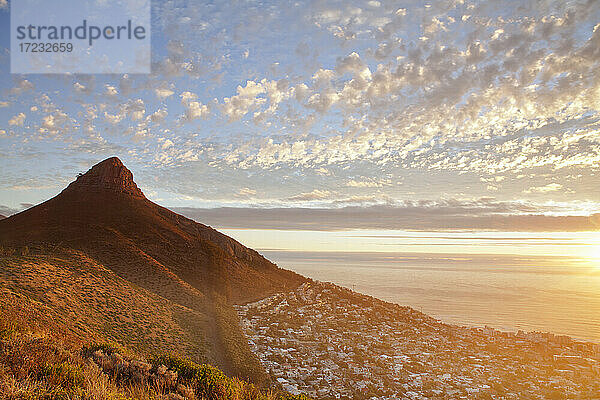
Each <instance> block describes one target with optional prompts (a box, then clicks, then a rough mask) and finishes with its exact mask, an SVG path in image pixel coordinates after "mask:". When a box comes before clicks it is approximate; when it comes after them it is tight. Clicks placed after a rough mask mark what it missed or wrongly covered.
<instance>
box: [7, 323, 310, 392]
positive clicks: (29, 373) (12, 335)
mask: <svg viewBox="0 0 600 400" xmlns="http://www.w3.org/2000/svg"><path fill="white" fill-rule="evenodd" d="M0 398H2V399H7V400H8V399H15V400H16V399H30V400H67V399H81V400H84V399H89V400H92V399H94V400H100V399H111V400H128V399H131V400H133V399H141V400H146V399H147V400H150V399H165V400H183V399H206V400H221V399H223V400H226V399H231V400H242V399H247V400H254V399H255V400H305V399H307V398H306V397H304V396H291V395H289V394H284V393H280V392H274V391H263V390H260V389H258V388H257V387H256V386H254V385H253V384H250V383H248V382H246V381H243V380H240V379H237V378H230V377H228V376H226V375H225V374H224V373H223V372H221V371H220V370H219V369H217V368H215V367H212V366H210V365H207V364H198V363H195V362H193V361H190V360H189V359H186V358H182V357H179V356H176V355H172V354H159V355H154V356H151V357H148V358H140V357H137V356H136V355H135V354H132V353H130V352H128V351H127V350H124V349H123V348H121V347H120V346H117V345H111V344H104V343H101V344H97V343H90V344H87V345H84V346H83V347H77V346H76V345H75V344H74V343H72V342H69V341H68V340H66V339H64V338H62V339H61V338H59V337H57V336H56V335H54V334H52V333H51V332H50V331H48V330H44V329H43V328H40V327H31V326H29V325H28V321H27V320H26V319H23V318H21V317H20V316H18V315H14V314H10V313H4V314H3V318H2V320H1V321H0Z"/></svg>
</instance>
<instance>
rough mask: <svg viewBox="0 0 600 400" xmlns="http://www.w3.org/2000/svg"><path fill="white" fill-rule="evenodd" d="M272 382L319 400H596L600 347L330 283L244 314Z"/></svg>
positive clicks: (249, 306) (262, 304) (599, 394)
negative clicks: (455, 316)
mask: <svg viewBox="0 0 600 400" xmlns="http://www.w3.org/2000/svg"><path fill="white" fill-rule="evenodd" d="M236 309H237V312H238V314H239V316H240V318H241V323H242V327H243V329H244V332H245V333H246V335H247V336H248V338H249V343H250V346H251V348H252V350H253V351H254V352H255V354H256V355H257V356H258V357H259V359H260V360H261V362H262V364H263V366H264V367H265V369H266V370H267V371H268V373H269V374H270V376H271V378H272V379H273V381H274V382H275V383H276V384H277V385H278V386H280V387H281V388H282V389H284V390H286V391H288V392H290V393H292V394H300V393H303V394H306V395H308V396H311V397H313V398H316V399H325V398H328V399H330V398H338V399H371V400H385V399H411V400H418V399H458V398H468V399H523V398H527V399H598V398H600V345H598V344H595V343H587V342H579V341H576V340H574V339H572V338H570V337H568V336H559V335H553V334H550V333H542V332H522V331H519V332H501V331H498V330H495V329H492V328H489V327H483V328H472V327H459V326H455V325H448V324H444V323H442V322H440V321H437V320H435V319H433V318H431V317H429V316H427V315H425V314H423V313H421V312H418V311H416V310H413V309H411V308H410V307H402V306H399V305H396V304H391V303H386V302H384V301H381V300H378V299H375V298H373V297H369V296H366V295H362V294H359V293H356V292H353V291H351V290H349V289H345V288H342V287H339V286H336V285H333V284H330V283H322V282H307V283H305V284H303V285H301V286H300V287H299V288H298V289H296V290H295V291H292V292H288V293H279V294H276V295H274V296H271V297H268V298H265V299H263V300H260V301H257V302H254V303H250V304H246V305H241V306H236Z"/></svg>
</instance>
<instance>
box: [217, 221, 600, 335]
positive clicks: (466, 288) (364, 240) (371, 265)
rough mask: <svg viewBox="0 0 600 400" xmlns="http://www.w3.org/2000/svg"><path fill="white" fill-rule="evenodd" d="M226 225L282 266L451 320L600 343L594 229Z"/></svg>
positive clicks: (599, 265) (599, 270)
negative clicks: (433, 229)
mask: <svg viewBox="0 0 600 400" xmlns="http://www.w3.org/2000/svg"><path fill="white" fill-rule="evenodd" d="M226 233H227V234H230V235H232V236H234V237H236V238H238V239H239V240H240V241H242V242H243V243H244V244H248V245H250V246H251V247H254V248H258V249H259V251H260V252H261V253H262V254H264V255H265V256H266V257H267V258H269V259H270V260H272V261H274V262H276V263H277V264H278V265H279V266H281V267H283V268H288V269H291V270H294V271H296V272H298V273H300V274H302V275H305V276H308V277H311V278H313V279H317V280H321V281H331V282H334V283H336V284H339V285H342V286H346V287H349V288H352V289H354V290H356V291H359V292H362V293H366V294H369V295H372V296H375V297H378V298H380V299H383V300H387V301H391V302H394V303H398V304H402V305H409V306H411V307H414V308H416V309H418V310H422V311H423V312H425V313H427V314H429V315H431V316H434V317H436V318H439V319H441V320H443V321H445V322H451V323H457V324H464V325H478V326H483V325H489V326H493V327H496V328H499V329H503V330H518V329H523V330H527V331H531V330H538V331H549V332H554V333H560V334H568V335H571V336H573V337H575V338H581V339H587V340H594V341H598V342H600V252H598V250H599V249H600V237H599V236H598V234H597V233H572V234H569V233H564V234H563V233H561V234H556V233H554V234H548V233H542V234H532V233H490V232H469V233H439V232H436V233H422V232H420V233H415V232H390V231H385V232H373V231H353V232H307V231H296V232H291V231H249V230H235V231H234V230H228V231H227V232H226ZM311 249H315V250H311Z"/></svg>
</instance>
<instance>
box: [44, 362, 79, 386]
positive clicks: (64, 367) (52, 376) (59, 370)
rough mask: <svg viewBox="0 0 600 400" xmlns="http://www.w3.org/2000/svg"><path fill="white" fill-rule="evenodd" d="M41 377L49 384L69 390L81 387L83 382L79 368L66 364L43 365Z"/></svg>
mask: <svg viewBox="0 0 600 400" xmlns="http://www.w3.org/2000/svg"><path fill="white" fill-rule="evenodd" d="M42 376H43V377H45V378H46V379H47V380H48V381H49V382H51V383H53V384H56V385H60V386H61V387H62V388H65V389H69V390H74V389H77V388H80V387H82V386H83V383H84V381H85V379H84V375H83V369H82V368H81V366H79V365H72V364H70V363H68V362H62V363H60V364H46V365H44V366H43V367H42Z"/></svg>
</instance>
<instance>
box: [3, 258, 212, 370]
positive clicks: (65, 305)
mask: <svg viewBox="0 0 600 400" xmlns="http://www.w3.org/2000/svg"><path fill="white" fill-rule="evenodd" d="M0 313H2V314H3V315H6V316H8V315H11V316H13V318H19V319H23V320H24V322H26V324H27V326H34V327H35V326H38V327H41V326H52V327H54V328H55V329H54V331H55V332H61V335H62V336H63V338H65V339H69V340H70V341H73V342H77V341H80V340H81V338H84V340H88V341H89V340H98V341H110V342H118V343H121V344H123V345H124V346H125V347H127V348H131V349H133V350H135V351H136V352H139V353H145V352H150V351H165V352H169V351H171V352H172V351H177V352H179V353H180V354H182V355H184V356H187V357H190V358H192V359H194V360H195V361H199V362H203V361H205V360H206V358H205V356H206V355H209V351H208V350H207V347H208V346H207V344H206V341H207V339H206V337H205V336H203V333H204V332H206V325H207V317H206V315H205V314H204V312H203V311H202V310H197V309H191V308H187V307H185V306H182V305H180V304H177V303H174V302H172V301H170V300H167V299H165V298H164V297H161V296H159V295H157V294H156V293H153V292H150V291H148V290H146V289H143V288H141V287H139V286H137V285H135V284H133V283H131V282H129V281H127V280H125V279H123V278H121V277H120V276H118V275H117V274H115V273H114V272H113V271H111V270H110V269H108V268H106V267H105V266H103V265H100V264H98V263H97V262H95V261H94V260H92V259H90V258H89V257H87V256H86V255H84V254H82V253H80V252H75V251H67V250H61V251H60V252H56V253H54V254H53V255H45V254H31V253H30V254H29V255H27V256H21V255H13V256H10V257H7V256H4V257H0ZM79 344H81V343H79Z"/></svg>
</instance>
